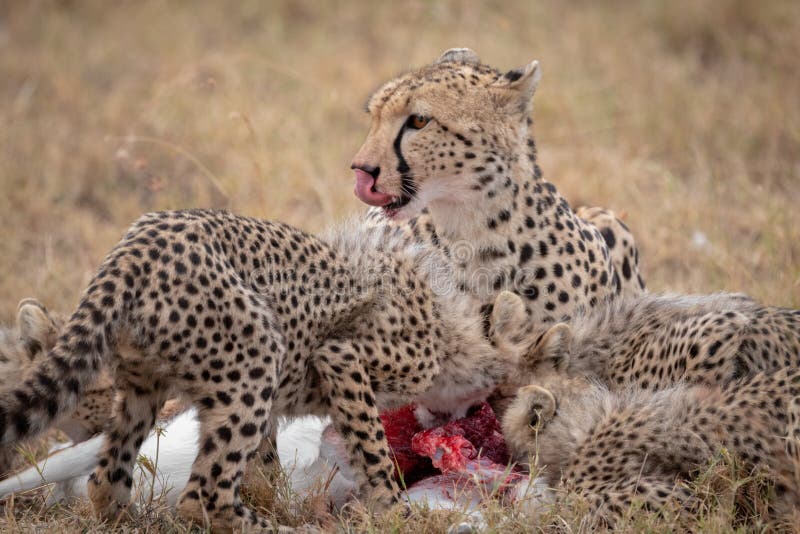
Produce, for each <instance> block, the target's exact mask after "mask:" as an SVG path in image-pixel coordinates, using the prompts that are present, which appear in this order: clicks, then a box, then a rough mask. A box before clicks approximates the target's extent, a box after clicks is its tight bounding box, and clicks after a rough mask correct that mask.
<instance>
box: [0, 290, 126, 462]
mask: <svg viewBox="0 0 800 534" xmlns="http://www.w3.org/2000/svg"><path fill="white" fill-rule="evenodd" d="M63 323H64V319H63V317H61V315H59V314H51V313H50V312H48V310H47V308H45V307H44V306H43V305H42V304H41V303H40V302H39V301H37V300H35V299H30V298H28V299H23V300H22V301H20V303H19V305H18V307H17V324H16V325H15V326H13V327H7V328H0V391H8V390H9V389H12V388H14V387H15V386H17V385H18V384H20V383H21V382H23V381H24V380H25V378H26V377H27V376H28V375H29V374H30V373H31V372H32V370H33V369H35V367H36V366H37V365H38V364H39V363H40V362H41V361H42V359H43V358H45V357H46V355H47V353H48V351H49V350H50V349H52V348H53V346H54V345H55V343H56V339H57V337H58V331H59V329H60V328H61V326H62V325H63ZM112 399H113V391H112V389H111V382H110V380H109V377H108V375H107V374H105V373H101V375H100V376H99V377H98V378H97V380H95V381H94V383H92V385H91V386H90V387H89V389H88V390H87V392H86V394H85V395H84V396H83V397H82V398H81V400H80V402H79V403H78V404H77V406H76V407H75V411H74V412H72V413H71V414H68V415H65V416H64V417H62V418H61V419H60V420H59V421H58V422H57V424H56V425H55V427H56V428H57V429H59V430H61V431H63V432H64V433H65V434H66V435H67V436H68V437H69V438H70V439H71V440H72V441H74V442H79V441H83V440H85V439H87V438H89V437H90V436H93V435H94V434H96V433H98V432H100V431H101V430H102V429H103V428H104V426H105V424H106V423H107V422H108V418H109V415H110V413H111V408H110V407H111V401H112ZM17 456H18V455H17V454H16V453H15V451H14V449H12V448H7V447H3V448H0V475H2V474H5V473H7V472H8V471H9V469H10V468H11V467H13V466H14V465H15V463H19V462H18V458H17Z"/></svg>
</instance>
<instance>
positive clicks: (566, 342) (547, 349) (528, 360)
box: [525, 323, 572, 371]
mask: <svg viewBox="0 0 800 534" xmlns="http://www.w3.org/2000/svg"><path fill="white" fill-rule="evenodd" d="M571 343H572V329H571V328H570V326H569V325H568V324H567V323H558V324H556V325H553V326H551V327H550V329H549V330H548V331H547V332H545V333H544V335H543V336H542V337H541V339H539V341H538V342H537V343H536V344H535V345H534V346H533V348H531V349H530V351H528V353H527V355H526V357H525V364H526V365H527V366H529V367H531V368H535V367H538V366H540V365H542V364H550V365H552V367H553V368H554V369H555V370H557V371H563V370H565V369H566V368H567V366H568V365H569V349H570V344H571Z"/></svg>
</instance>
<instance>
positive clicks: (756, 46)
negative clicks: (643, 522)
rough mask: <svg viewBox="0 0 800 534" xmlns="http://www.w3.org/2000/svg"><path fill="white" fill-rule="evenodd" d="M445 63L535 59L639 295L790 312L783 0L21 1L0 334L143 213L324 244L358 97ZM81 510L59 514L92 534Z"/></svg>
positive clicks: (5, 165) (6, 76) (788, 83)
mask: <svg viewBox="0 0 800 534" xmlns="http://www.w3.org/2000/svg"><path fill="white" fill-rule="evenodd" d="M451 46H470V47H472V48H474V49H475V50H477V51H478V52H479V53H480V54H481V56H482V58H483V59H484V60H486V61H487V62H489V63H491V64H494V65H497V66H499V67H504V68H511V67H514V66H518V65H521V64H523V63H525V62H527V61H529V60H530V59H533V58H537V59H539V60H540V61H541V64H542V66H543V69H544V79H543V82H542V84H541V85H540V90H539V93H538V94H537V95H536V99H535V100H536V103H535V121H536V135H537V140H538V143H539V147H540V157H541V164H542V167H543V169H544V174H545V177H546V178H547V179H549V180H550V181H552V182H554V183H555V184H556V185H557V186H558V187H559V188H560V189H561V190H562V191H563V192H564V193H565V194H566V196H567V197H568V199H569V200H570V201H571V202H572V204H573V205H580V204H592V205H603V206H607V207H610V208H612V209H614V210H615V211H617V212H621V213H624V214H626V220H627V222H628V223H629V224H630V226H631V227H632V229H633V231H634V233H635V235H636V237H637V240H638V241H639V244H640V247H641V251H642V263H643V269H644V274H645V277H646V279H647V281H648V285H649V287H650V288H651V289H653V290H676V291H704V292H707V291H713V290H720V289H728V290H736V291H744V292H747V293H750V294H751V295H753V296H756V297H758V298H760V299H762V300H764V301H765V302H768V303H771V304H781V305H789V306H800V214H799V213H798V209H797V206H798V205H800V106H798V100H797V98H798V95H800V62H798V61H797V58H798V57H800V4H798V3H797V2H793V1H791V0H787V1H769V2H751V1H748V0H707V1H696V0H678V1H669V2H668V1H651V2H642V3H639V2H630V3H628V2H622V1H613V2H606V3H594V2H586V1H577V0H576V1H569V2H555V1H554V2H529V1H525V0H520V1H518V2H496V1H492V2H485V3H477V2H469V3H467V2H457V1H455V0H453V1H445V2H436V3H434V2H427V1H421V0H418V1H409V2H404V3H395V2H381V1H377V2H369V3H367V2H363V3H362V2H344V1H337V2H322V1H319V2H315V1H311V0H306V1H288V0H287V1H281V2H277V1H276V2H260V1H245V2H231V3H228V4H223V3H221V2H213V3H212V2H207V3H198V2H173V3H169V4H166V3H163V2H155V1H154V2H114V3H106V2H101V1H95V2H77V1H75V2H71V1H31V2H21V1H20V2H3V3H0V125H1V126H0V189H1V190H2V193H3V194H2V195H1V196H0V226H1V227H2V228H3V229H4V236H3V239H2V241H1V242H2V254H0V272H2V273H3V274H2V276H1V277H0V320H3V321H10V320H12V318H13V314H14V312H15V306H16V303H17V301H18V300H19V299H21V298H23V297H28V296H36V297H39V298H40V299H41V300H43V301H44V302H46V303H47V304H49V305H50V306H51V307H53V308H58V309H65V310H66V309H68V308H69V307H71V306H72V305H73V304H74V302H76V300H77V298H78V295H79V292H80V290H81V289H82V288H83V286H84V285H85V283H86V282H87V281H88V279H89V277H90V276H91V275H92V273H93V271H94V269H95V267H96V265H97V264H98V263H99V262H100V260H101V259H102V257H103V255H104V254H105V252H106V251H107V250H108V249H109V248H110V246H112V245H113V244H114V243H115V242H116V240H117V239H118V238H119V237H120V235H121V234H122V233H123V232H124V230H125V228H126V226H127V224H128V223H129V222H131V221H132V220H133V219H134V218H136V217H137V216H138V215H139V214H140V213H142V212H144V211H147V210H154V209H164V208H181V207H192V206H214V207H227V208H231V209H233V210H235V211H238V212H241V213H245V214H250V215H256V216H260V217H265V218H275V219H281V220H284V221H287V222H289V223H292V224H295V225H298V226H300V227H302V228H305V229H308V230H312V231H316V230H319V229H322V228H323V227H325V226H326V225H329V224H330V223H331V222H332V221H334V220H337V219H339V218H341V217H343V216H345V215H346V214H348V213H352V212H354V211H356V210H359V209H361V206H360V205H359V204H358V202H357V201H356V200H355V199H354V197H353V195H352V193H351V189H352V179H351V176H350V173H349V171H348V166H349V162H350V157H351V155H352V154H353V153H354V152H355V150H356V149H357V148H358V146H359V144H360V142H361V140H362V139H363V137H364V135H365V133H366V129H367V126H368V122H367V117H366V116H365V115H364V113H363V111H362V106H363V102H364V100H365V98H366V96H367V95H368V93H369V92H370V91H371V90H372V89H373V88H375V87H376V86H377V85H378V84H379V83H381V82H382V81H383V80H385V79H386V78H388V77H390V76H392V75H394V74H396V73H397V72H399V71H401V70H403V69H406V68H409V67H412V66H416V65H420V64H423V63H426V62H428V61H430V60H431V59H433V58H435V57H436V56H437V55H438V54H439V53H440V52H441V51H442V50H444V49H445V48H448V47H451ZM84 512H85V509H84V508H78V509H70V510H68V511H67V512H63V513H65V514H66V519H63V520H64V521H72V523H69V525H70V529H72V528H75V529H81V530H88V531H91V530H97V529H99V527H97V526H96V525H95V524H94V523H92V522H91V520H90V519H87V516H86V515H85V514H84ZM58 513H61V512H58ZM37 517H38V519H34V518H33V516H32V515H23V516H22V518H18V519H17V520H16V523H6V525H12V524H13V525H16V527H17V528H20V529H21V530H33V529H34V526H33V525H34V522H35V523H36V524H38V525H42V524H43V523H42V521H45V519H42V518H41V517H40V516H37ZM46 517H49V516H46ZM506 517H507V518H508V521H511V522H512V523H514V524H517V523H515V522H518V523H519V524H523V523H524V521H518V519H515V517H516V516H515V515H514V514H513V513H511V512H508V513H506ZM29 520H30V521H31V523H30V524H28V523H26V522H27V521H29ZM61 520H62V519H59V520H58V521H61ZM9 521H11V520H10V519H9ZM58 521H56V522H55V523H53V524H55V525H59V524H60V523H58ZM164 521H166V522H165V523H163V524H160V523H159V525H160V526H158V527H156V526H154V527H153V529H154V531H165V532H166V531H173V530H174V529H177V530H178V531H179V530H180V528H179V527H177V526H175V525H176V524H175V523H174V522H173V521H172V520H166V519H165V520H164ZM424 521H428V520H427V519H425V520H424ZM576 521H577V522H568V523H569V526H565V529H566V530H580V520H579V519H578V520H576ZM445 523H446V521H444V522H441V523H437V524H436V525H444V524H445ZM426 524H427V523H426ZM509 524H510V523H509ZM394 525H395V527H397V529H398V530H404V531H405V530H419V529H420V528H421V527H422V526H423V525H421V524H420V523H419V522H418V521H417V520H415V519H414V518H413V517H412V519H410V520H408V521H404V522H399V523H395V524H394ZM399 525H403V527H402V529H400V527H399ZM498 525H499V523H498ZM362 526H363V525H362ZM385 526H387V524H386V523H383V524H379V523H370V526H369V527H368V528H370V529H373V530H375V531H377V530H380V529H382V528H383V527H385ZM430 526H431V527H433V526H434V525H433V524H431V525H430ZM57 528H58V527H57ZM365 528H367V527H365ZM504 528H505V527H504ZM509 529H511V530H514V529H513V528H511V527H509Z"/></svg>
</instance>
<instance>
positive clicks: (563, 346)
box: [520, 293, 800, 389]
mask: <svg viewBox="0 0 800 534" xmlns="http://www.w3.org/2000/svg"><path fill="white" fill-rule="evenodd" d="M523 361H524V368H525V373H523V374H524V375H525V377H524V378H521V379H520V380H521V381H522V382H523V383H524V381H525V380H526V379H527V378H530V377H536V376H537V375H540V374H542V373H545V372H549V371H552V370H556V371H558V372H564V373H567V374H569V375H570V376H588V377H592V378H595V379H597V380H599V381H601V382H603V383H605V384H608V385H609V386H610V387H612V388H615V387H624V386H629V385H635V386H638V387H641V388H644V389H658V388H663V387H666V386H670V385H673V384H676V383H678V382H681V381H688V382H693V383H705V384H726V383H728V382H730V381H732V380H736V379H738V378H741V377H744V376H748V375H752V374H755V373H758V372H760V371H767V370H774V369H780V368H783V367H792V368H797V367H800V310H793V309H789V308H779V307H769V306H761V305H759V304H758V303H757V302H755V301H753V300H751V299H749V298H747V297H746V296H743V295H739V294H730V293H718V294H712V295H653V294H649V295H640V296H638V297H630V298H624V299H616V300H614V301H612V302H607V303H604V304H603V305H601V306H598V307H597V308H594V309H593V310H591V311H590V312H587V313H582V314H579V315H577V316H576V317H574V318H573V320H572V321H571V322H570V323H567V324H559V325H556V326H553V327H552V328H551V329H550V330H549V331H548V332H547V333H546V334H544V335H543V336H541V337H540V338H538V339H537V341H536V342H535V344H534V346H533V348H532V349H531V350H530V351H528V355H527V357H526V358H524V359H523Z"/></svg>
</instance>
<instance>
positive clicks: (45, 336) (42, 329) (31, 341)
mask: <svg viewBox="0 0 800 534" xmlns="http://www.w3.org/2000/svg"><path fill="white" fill-rule="evenodd" d="M17 325H18V326H19V334H20V339H22V341H23V342H24V343H25V344H26V345H28V346H29V347H31V349H36V350H31V353H34V352H37V350H38V349H40V348H43V347H46V346H47V344H48V340H49V339H51V338H52V336H53V334H54V333H56V331H57V330H58V329H57V327H56V324H55V322H53V319H51V318H50V314H49V313H48V312H47V308H45V307H44V305H43V304H42V303H41V302H39V301H38V300H36V299H30V298H28V299H23V300H21V301H20V302H19V304H18V305H17ZM37 346H38V347H37Z"/></svg>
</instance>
